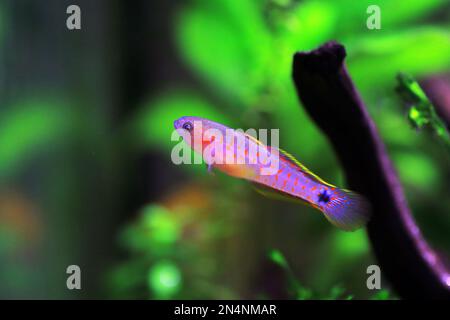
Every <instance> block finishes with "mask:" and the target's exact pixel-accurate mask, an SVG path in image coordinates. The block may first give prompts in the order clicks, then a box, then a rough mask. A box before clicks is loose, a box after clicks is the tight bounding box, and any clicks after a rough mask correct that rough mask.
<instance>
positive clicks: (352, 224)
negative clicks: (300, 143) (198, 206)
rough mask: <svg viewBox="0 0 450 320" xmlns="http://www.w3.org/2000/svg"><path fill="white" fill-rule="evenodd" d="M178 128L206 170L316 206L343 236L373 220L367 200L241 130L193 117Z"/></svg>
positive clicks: (277, 196) (272, 195) (271, 194)
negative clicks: (344, 232) (197, 154)
mask: <svg viewBox="0 0 450 320" xmlns="http://www.w3.org/2000/svg"><path fill="white" fill-rule="evenodd" d="M174 127H175V130H176V131H177V132H178V133H179V135H180V136H182V138H183V140H184V142H185V143H187V144H188V145H189V147H190V148H192V149H193V150H194V151H195V152H196V153H199V154H201V155H202V157H203V159H204V161H205V163H206V164H207V166H208V171H212V170H213V169H214V170H219V171H221V172H223V173H225V174H227V175H229V176H232V177H236V178H240V179H244V180H247V181H249V182H251V183H252V184H253V185H254V187H255V189H256V190H257V191H258V192H259V193H261V194H262V195H264V196H266V197H269V198H273V199H279V200H289V201H294V202H298V203H303V204H306V205H309V206H312V207H314V208H316V209H318V210H319V211H321V212H322V213H323V214H324V216H325V217H326V219H327V220H328V221H329V222H331V223H332V224H333V225H334V226H336V227H338V228H339V229H342V230H344V231H354V230H357V229H359V228H361V227H363V226H365V225H366V224H367V223H368V221H369V220H370V215H371V207H370V204H369V202H368V200H367V199H366V198H365V197H364V196H362V195H360V194H358V193H356V192H353V191H350V190H347V189H343V188H338V187H336V186H334V185H332V184H330V183H328V182H325V181H324V180H323V179H322V178H320V177H319V176H317V175H316V174H314V173H312V172H311V170H309V169H308V168H306V167H305V166H304V165H303V164H302V163H300V162H299V161H298V160H297V159H296V158H295V157H294V156H292V155H291V154H289V153H287V152H286V151H284V150H282V149H279V148H277V147H274V146H269V145H266V144H264V143H262V142H261V141H259V140H257V139H256V138H255V137H253V136H252V135H250V134H247V133H245V132H243V131H242V130H235V129H232V128H229V127H227V126H225V125H223V124H220V123H218V122H214V121H211V120H208V119H204V118H201V117H193V116H184V117H181V118H179V119H177V120H175V121H174Z"/></svg>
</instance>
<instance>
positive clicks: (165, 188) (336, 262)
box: [0, 0, 450, 299]
mask: <svg viewBox="0 0 450 320" xmlns="http://www.w3.org/2000/svg"><path fill="white" fill-rule="evenodd" d="M70 4H78V5H79V6H80V8H81V12H82V16H81V21H82V29H81V30H77V31H69V30H68V29H67V28H66V19H67V16H68V15H67V14H66V8H67V6H68V5H70ZM371 4H377V5H379V6H380V8H381V30H368V28H367V27H366V20H367V18H368V16H369V15H368V14H367V13H366V9H367V7H368V6H369V5H371ZM449 30H450V2H449V1H448V0H447V1H445V0H427V1H425V0H410V1H404V0H381V1H365V0H359V1H350V0H333V1H325V0H321V1H318V0H310V1H307V0H299V1H296V0H243V1H237V0H215V1H211V0H184V1H175V0H171V1H164V0H159V1H156V0H155V1H144V0H139V1H133V2H125V1H118V0H117V1H107V0H99V1H87V0H84V1H75V2H73V1H57V0H51V1H46V2H45V4H44V3H42V2H37V1H31V0H29V1H28V0H18V1H12V0H5V1H2V3H1V4H0V60H1V62H2V63H1V66H2V68H0V90H1V91H0V99H1V103H0V297H2V298H63V299H76V298H126V299H132V298H143V299H147V298H150V299H172V298H182V299H195V298H203V299H239V298H290V299H297V298H298V299H308V298H319V299H347V298H353V299H369V298H374V299H387V298H395V297H396V295H395V291H394V290H392V288H390V287H389V283H388V282H387V281H385V279H383V282H382V284H383V288H384V289H385V290H384V291H381V292H373V291H369V290H368V289H367V288H366V279H367V274H366V268H367V266H368V265H370V264H373V263H376V261H375V260H374V257H373V255H372V253H371V249H370V243H369V242H368V239H367V236H366V233H365V231H364V230H359V231H357V232H354V233H345V232H341V231H339V230H337V229H335V228H333V227H332V226H331V225H330V224H329V223H327V222H326V220H325V219H324V218H323V217H322V216H321V215H320V214H318V212H317V211H315V210H313V209H311V208H308V207H305V206H299V205H297V204H291V203H284V202H277V201H273V200H269V199H265V198H263V197H261V196H260V195H259V194H257V193H255V192H254V191H253V190H252V189H251V188H250V187H249V185H248V184H246V183H244V182H242V181H238V180H236V179H233V178H230V177H227V176H224V175H222V174H216V175H215V176H214V177H212V176H210V175H208V174H207V171H206V169H205V167H204V166H199V165H196V166H195V165H193V166H175V165H174V164H173V163H172V162H171V159H170V152H171V149H172V147H173V146H174V145H175V142H172V141H171V140H170V135H171V132H172V130H173V120H175V119H176V118H178V117H180V116H184V115H195V116H201V117H206V118H210V119H212V120H215V121H218V122H222V123H224V124H226V125H228V126H230V127H235V128H244V129H247V128H250V127H252V128H279V129H280V145H281V147H282V148H283V149H285V150H288V151H289V152H290V153H292V154H294V155H295V156H297V157H298V159H299V160H300V161H301V162H303V163H304V164H305V165H306V166H308V167H309V168H310V169H311V170H312V171H314V172H315V173H317V174H318V175H320V176H321V177H323V178H324V179H325V180H327V181H330V182H331V183H333V184H336V185H339V186H345V181H344V178H343V174H342V171H341V168H340V165H339V163H338V162H337V160H336V157H335V156H334V154H333V151H332V150H331V148H330V145H329V144H328V143H327V140H326V138H325V137H324V136H323V135H322V133H321V132H320V131H319V130H318V129H317V128H316V127H315V125H314V124H313V123H312V121H311V120H310V119H309V118H308V116H307V115H306V114H305V112H304V111H303V109H302V107H301V105H300V103H299V101H298V99H297V96H296V93H295V91H294V87H293V83H292V81H291V63H292V56H293V53H294V52H296V51H298V50H311V49H313V48H315V47H317V46H319V45H321V44H322V43H324V42H326V41H328V40H337V41H339V42H341V43H342V44H344V45H345V47H346V49H347V53H348V57H347V66H348V68H349V71H350V74H351V76H352V78H353V80H354V82H355V84H356V86H357V88H358V89H359V90H360V92H361V94H362V96H363V99H364V101H365V102H366V104H367V106H368V108H369V113H370V115H371V116H372V117H373V119H374V121H375V123H376V125H377V127H378V129H379V132H380V134H381V135H382V138H383V139H384V142H385V143H386V145H387V149H388V151H389V154H390V156H391V158H392V160H393V161H394V163H395V166H396V169H397V171H398V173H399V176H400V179H401V181H402V183H403V187H404V190H405V193H406V196H407V198H408V200H409V203H410V206H411V208H412V210H413V212H414V215H415V218H416V220H417V221H418V223H419V225H420V226H421V228H422V230H423V232H424V234H425V236H426V237H427V239H428V240H429V241H430V243H431V244H432V245H433V246H434V247H436V248H437V249H438V250H439V251H441V252H450V237H449V236H448V234H449V233H448V231H449V228H450V215H449V214H448V208H449V206H450V197H449V190H450V179H449V178H450V166H449V163H450V161H449V160H450V156H449V153H448V152H447V150H445V148H444V147H443V145H442V144H440V142H439V141H438V139H436V138H435V137H434V136H432V135H430V134H427V133H425V132H419V131H417V130H414V129H412V128H411V126H410V124H409V123H408V121H407V112H406V110H405V108H404V107H403V105H402V103H401V101H400V100H399V98H398V97H397V95H396V93H395V91H394V87H395V84H396V80H395V77H396V74H397V73H398V72H400V71H403V72H407V73H409V74H411V75H413V76H414V77H415V78H417V79H419V80H421V81H422V80H423V81H429V82H431V83H432V81H431V80H433V79H436V78H437V77H438V78H439V79H446V80H445V81H447V83H448V84H449V85H448V86H447V87H445V86H444V89H442V88H441V89H440V90H438V92H439V94H441V95H442V96H446V97H448V96H449V95H450V82H448V80H449V74H450V31H449ZM447 107H449V108H450V106H449V105H447ZM438 111H439V110H438ZM448 114H450V113H448ZM349 143H351V141H349ZM71 264H76V265H79V266H80V267H81V270H82V290H81V291H76V290H74V291H69V290H68V289H67V288H66V278H67V276H68V275H67V274H66V268H67V266H68V265H71ZM411 281H414V279H411Z"/></svg>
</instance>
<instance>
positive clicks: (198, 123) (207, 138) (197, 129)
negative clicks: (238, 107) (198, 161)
mask: <svg viewBox="0 0 450 320" xmlns="http://www.w3.org/2000/svg"><path fill="white" fill-rule="evenodd" d="M174 127H175V129H176V131H177V132H178V134H179V135H180V136H181V137H182V138H183V140H184V141H185V142H186V143H187V144H188V145H189V146H191V148H193V149H194V150H195V151H197V152H200V153H201V152H202V150H203V149H204V148H205V147H206V146H207V145H209V144H210V143H211V142H212V140H214V139H215V138H217V137H218V136H224V135H225V133H226V129H227V127H226V126H224V125H222V124H220V123H217V122H214V121H211V120H208V119H204V118H200V117H194V116H185V117H181V118H179V119H177V120H175V121H174Z"/></svg>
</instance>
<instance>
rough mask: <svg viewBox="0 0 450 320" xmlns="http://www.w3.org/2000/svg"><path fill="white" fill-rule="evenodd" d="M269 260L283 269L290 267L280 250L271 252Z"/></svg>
mask: <svg viewBox="0 0 450 320" xmlns="http://www.w3.org/2000/svg"><path fill="white" fill-rule="evenodd" d="M269 258H270V260H272V261H273V262H274V263H276V264H277V265H279V266H280V267H283V268H288V267H289V266H288V263H287V261H286V258H285V257H284V256H283V254H282V253H281V251H279V250H276V249H273V250H271V251H270V252H269Z"/></svg>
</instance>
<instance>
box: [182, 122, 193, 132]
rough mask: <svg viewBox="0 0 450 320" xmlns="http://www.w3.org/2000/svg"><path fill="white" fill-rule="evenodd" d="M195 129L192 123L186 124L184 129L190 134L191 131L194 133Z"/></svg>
mask: <svg viewBox="0 0 450 320" xmlns="http://www.w3.org/2000/svg"><path fill="white" fill-rule="evenodd" d="M193 128H194V126H193V125H192V123H190V122H186V123H184V124H183V129H184V130H187V131H189V132H190V131H192V129H193Z"/></svg>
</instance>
